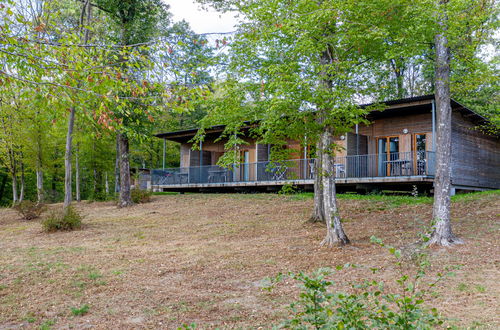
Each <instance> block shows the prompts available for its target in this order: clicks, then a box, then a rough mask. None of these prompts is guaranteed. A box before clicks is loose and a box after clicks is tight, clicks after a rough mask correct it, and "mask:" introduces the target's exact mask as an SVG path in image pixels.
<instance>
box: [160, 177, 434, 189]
mask: <svg viewBox="0 0 500 330" xmlns="http://www.w3.org/2000/svg"><path fill="white" fill-rule="evenodd" d="M433 181H434V178H433V177H432V176H397V177H390V176H389V177H366V178H337V179H336V180H335V182H336V184H337V186H338V187H339V188H343V187H346V186H351V187H352V188H360V187H363V188H367V187H369V186H372V185H373V186H374V187H375V186H376V187H384V186H391V187H394V186H401V185H404V186H407V187H411V186H412V185H428V186H431V185H432V182H433ZM284 185H294V186H297V187H302V188H306V190H307V189H309V190H310V189H312V188H313V186H314V180H312V179H308V180H273V181H248V182H219V183H183V184H168V185H153V186H152V188H153V190H154V191H180V192H182V191H207V190H214V191H218V190H253V189H254V190H265V189H266V188H269V189H267V190H273V188H274V190H276V189H279V188H280V187H282V186H284Z"/></svg>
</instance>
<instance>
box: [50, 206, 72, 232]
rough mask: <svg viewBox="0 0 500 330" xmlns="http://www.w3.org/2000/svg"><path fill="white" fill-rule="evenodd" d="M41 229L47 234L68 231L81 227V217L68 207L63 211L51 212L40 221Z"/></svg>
mask: <svg viewBox="0 0 500 330" xmlns="http://www.w3.org/2000/svg"><path fill="white" fill-rule="evenodd" d="M42 226H43V229H44V230H45V231H47V232H54V231H70V230H75V229H78V228H80V227H81V226H82V217H81V216H80V214H79V213H78V212H77V211H76V210H75V208H73V206H69V207H68V209H67V210H66V211H65V210H57V211H53V212H52V213H50V214H49V216H47V217H46V218H45V219H44V220H43V221H42Z"/></svg>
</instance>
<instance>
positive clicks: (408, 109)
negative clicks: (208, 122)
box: [155, 94, 489, 143]
mask: <svg viewBox="0 0 500 330" xmlns="http://www.w3.org/2000/svg"><path fill="white" fill-rule="evenodd" d="M433 101H434V95H433V94H429V95H422V96H416V97H409V98H404V99H399V100H390V101H385V102H380V103H369V104H363V105H361V107H363V108H366V107H369V106H376V105H377V104H381V105H383V107H381V109H380V110H376V109H375V110H372V111H370V113H368V115H367V119H368V120H370V121H372V120H376V119H381V118H389V117H394V116H398V115H401V110H402V109H405V110H404V114H418V113H429V112H430V111H431V109H432V102H433ZM451 107H452V109H453V111H458V112H460V113H461V114H462V115H463V116H464V117H466V118H467V119H469V120H471V121H472V122H473V123H474V124H476V125H484V124H487V123H488V122H489V121H488V119H487V118H485V117H483V116H481V115H479V114H478V113H476V112H474V111H472V110H470V109H469V108H467V107H465V106H463V105H462V104H460V103H458V102H457V101H455V100H453V99H452V100H451ZM248 125H250V123H249V122H248ZM224 128H225V126H224V125H218V126H212V127H210V128H209V129H206V130H205V135H206V137H207V138H209V137H212V138H214V139H216V138H218V137H219V136H220V134H221V133H222V132H223V131H224ZM197 132H198V129H197V128H192V129H186V130H179V131H173V132H167V133H160V134H156V135H155V136H156V137H158V138H160V139H166V140H169V141H174V142H178V143H187V142H190V141H191V140H192V139H193V137H194V136H195V135H196V133H197Z"/></svg>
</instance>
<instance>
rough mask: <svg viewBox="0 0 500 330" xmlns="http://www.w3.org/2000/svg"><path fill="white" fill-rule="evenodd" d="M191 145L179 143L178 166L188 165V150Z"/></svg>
mask: <svg viewBox="0 0 500 330" xmlns="http://www.w3.org/2000/svg"><path fill="white" fill-rule="evenodd" d="M190 149H191V145H190V144H187V143H182V144H181V164H180V167H189V152H190Z"/></svg>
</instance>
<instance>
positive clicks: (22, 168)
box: [18, 162, 25, 203]
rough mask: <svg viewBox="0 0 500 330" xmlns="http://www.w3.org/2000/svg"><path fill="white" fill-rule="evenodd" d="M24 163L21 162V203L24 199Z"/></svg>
mask: <svg viewBox="0 0 500 330" xmlns="http://www.w3.org/2000/svg"><path fill="white" fill-rule="evenodd" d="M24 181H25V180H24V163H23V162H21V186H20V189H19V201H18V202H19V203H21V202H22V201H23V200H24Z"/></svg>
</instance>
